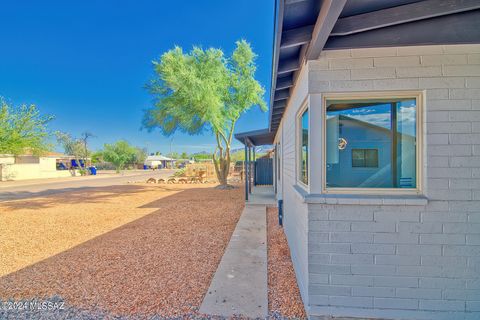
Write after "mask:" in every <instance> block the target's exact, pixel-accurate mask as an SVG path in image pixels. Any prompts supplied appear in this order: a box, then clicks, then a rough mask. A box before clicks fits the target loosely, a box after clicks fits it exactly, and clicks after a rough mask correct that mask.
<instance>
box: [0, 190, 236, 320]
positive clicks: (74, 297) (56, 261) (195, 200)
mask: <svg viewBox="0 0 480 320" xmlns="http://www.w3.org/2000/svg"><path fill="white" fill-rule="evenodd" d="M127 190H130V191H131V193H132V194H130V196H129V195H128V194H127V195H124V193H125V192H126V191H127ZM120 191H121V192H120ZM120 191H118V192H114V191H112V190H111V189H108V190H105V189H101V188H100V189H99V190H98V191H97V192H94V193H93V194H92V192H91V191H90V192H88V193H89V194H84V193H82V192H79V193H78V194H71V193H69V194H68V195H67V194H66V193H64V194H61V195H53V196H49V197H45V198H41V199H34V200H30V201H18V202H14V201H13V202H8V203H4V204H2V206H1V208H2V209H3V211H1V212H0V217H2V218H3V219H4V221H5V222H6V223H7V224H6V225H5V224H3V223H1V222H0V226H3V227H2V228H3V229H4V230H2V231H6V232H7V233H9V234H10V235H11V234H12V232H11V230H9V228H16V230H14V232H13V234H16V235H18V237H19V239H16V240H14V239H12V238H11V236H10V237H4V238H2V242H0V243H1V246H2V248H1V249H0V252H4V251H5V250H6V251H7V252H17V251H20V253H18V252H17V254H16V256H22V255H24V254H28V253H31V254H33V253H34V252H36V251H37V250H40V251H42V252H43V251H48V252H49V256H48V257H47V258H41V257H38V256H36V257H35V258H34V259H33V261H32V263H33V264H30V265H28V262H25V261H24V262H23V263H25V264H27V265H28V266H26V267H24V268H23V269H20V270H18V271H16V272H13V273H8V274H6V275H4V276H3V277H1V278H0V300H3V301H6V300H8V299H14V300H15V301H17V302H19V301H22V299H40V300H42V299H43V301H47V300H52V299H58V300H61V301H62V302H64V303H65V309H64V310H50V311H48V310H37V309H35V310H22V311H17V312H15V311H11V310H3V311H2V310H1V308H0V318H1V319H3V318H12V319H17V318H23V319H71V318H72V317H74V318H78V319H104V318H106V319H117V318H118V319H123V318H128V319H132V318H133V319H135V318H152V317H154V318H162V317H168V318H178V317H181V318H203V317H202V316H201V315H198V313H197V310H198V306H199V305H200V304H201V301H202V299H203V296H204V294H205V292H206V291H207V290H208V286H209V284H210V281H211V279H212V277H213V274H214V272H215V270H216V268H217V266H218V263H219V262H220V259H221V257H222V255H223V252H224V250H225V247H226V245H227V243H228V241H229V239H230V236H231V234H232V232H233V230H234V228H235V225H236V223H237V221H238V219H239V216H240V214H241V212H242V209H243V206H244V202H243V189H242V188H237V189H234V190H216V189H214V188H212V185H210V186H208V185H180V186H179V185H168V186H159V185H141V186H140V185H131V186H122V189H121V190H120ZM92 197H93V198H95V197H96V199H95V200H89V199H92ZM153 199H157V200H153ZM82 201H86V202H87V203H86V204H83V203H82ZM137 209H138V211H139V212H136V210H137ZM142 210H145V212H144V211H142ZM98 214H99V215H100V216H102V217H103V218H98V219H96V215H98ZM16 215H18V217H16ZM110 215H111V216H110ZM124 215H126V216H128V217H127V218H125V217H124ZM4 216H7V217H4ZM27 218H28V219H27ZM30 218H32V219H30ZM108 218H112V219H113V220H114V221H116V222H115V223H108V224H107V226H104V227H98V226H97V224H103V222H102V220H104V219H107V220H108ZM17 219H18V221H17ZM11 221H14V222H13V223H12V222H11ZM21 221H23V224H22V222H21ZM38 224H40V225H38ZM5 226H8V227H5ZM36 227H37V228H38V229H39V230H35V229H36ZM5 229H7V230H5ZM70 230H71V232H72V238H73V239H74V240H71V239H69V235H70ZM55 231H57V232H58V233H59V234H58V235H56V233H55ZM83 231H86V232H87V233H88V234H89V235H88V237H90V240H86V239H84V238H82V237H80V236H79V234H81V233H83ZM0 234H1V233H0ZM4 239H6V240H7V242H8V243H4V241H3V240H4ZM22 239H23V240H22ZM27 239H32V240H31V241H30V242H29V241H28V240H27ZM85 240H86V241H85ZM22 241H26V242H27V244H26V245H25V244H24V245H22ZM61 241H66V242H67V244H66V245H65V246H57V245H55V244H56V242H61ZM82 241H84V242H82ZM33 242H36V243H35V244H34V248H33V249H31V250H30V249H25V248H24V247H28V246H29V245H31V244H32V243H33ZM52 245H53V246H54V247H55V248H54V249H52V250H50V246H52ZM65 248H66V249H65ZM25 250H26V251H25ZM29 250H30V251H29ZM10 254H11V253H10ZM52 254H53V255H52ZM14 256H15V255H14ZM3 259H5V258H4V257H2V261H6V260H3ZM39 259H40V260H41V261H38V262H37V260H39ZM42 259H43V260H42ZM18 267H19V265H17V268H18ZM10 268H12V267H11V266H10ZM73 315H74V316H73Z"/></svg>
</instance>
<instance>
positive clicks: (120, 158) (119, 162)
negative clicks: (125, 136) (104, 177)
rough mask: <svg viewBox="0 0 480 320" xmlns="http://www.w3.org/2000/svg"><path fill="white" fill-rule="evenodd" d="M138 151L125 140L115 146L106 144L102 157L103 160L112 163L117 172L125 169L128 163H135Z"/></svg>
mask: <svg viewBox="0 0 480 320" xmlns="http://www.w3.org/2000/svg"><path fill="white" fill-rule="evenodd" d="M137 151H138V150H137V149H136V148H135V147H134V146H132V145H130V144H129V143H128V142H127V141H125V140H120V141H117V142H115V143H113V144H105V145H104V148H103V151H102V155H103V160H105V161H107V162H110V163H112V164H113V165H114V166H115V168H116V170H117V172H119V171H120V170H122V169H123V168H125V165H126V164H128V163H134V162H135V157H136V155H137Z"/></svg>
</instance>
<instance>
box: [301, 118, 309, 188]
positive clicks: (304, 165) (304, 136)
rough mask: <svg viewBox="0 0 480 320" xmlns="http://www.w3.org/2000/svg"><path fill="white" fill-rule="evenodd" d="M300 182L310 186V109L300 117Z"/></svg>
mask: <svg viewBox="0 0 480 320" xmlns="http://www.w3.org/2000/svg"><path fill="white" fill-rule="evenodd" d="M300 181H301V182H302V183H304V184H307V185H308V109H305V111H303V113H302V114H301V116H300Z"/></svg>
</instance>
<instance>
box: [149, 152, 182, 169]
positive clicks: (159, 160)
mask: <svg viewBox="0 0 480 320" xmlns="http://www.w3.org/2000/svg"><path fill="white" fill-rule="evenodd" d="M174 162H175V159H171V158H167V157H164V156H162V155H156V156H148V157H147V158H146V159H145V161H144V163H143V164H144V165H145V166H147V167H148V168H154V169H157V168H158V169H160V168H167V166H168V165H169V166H173V163H174Z"/></svg>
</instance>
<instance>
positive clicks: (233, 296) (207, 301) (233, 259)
mask: <svg viewBox="0 0 480 320" xmlns="http://www.w3.org/2000/svg"><path fill="white" fill-rule="evenodd" d="M267 290H268V283H267V232H266V207H265V205H249V204H247V205H246V206H245V209H244V210H243V213H242V215H241V217H240V220H239V221H238V224H237V227H236V228H235V231H234V232H233V235H232V238H231V239H230V243H229V244H228V246H227V249H226V250H225V253H224V255H223V257H222V261H221V262H220V265H219V266H218V269H217V271H216V273H215V275H214V277H213V280H212V283H211V284H210V288H209V289H208V292H207V294H206V295H205V298H204V299H203V303H202V305H201V306H200V312H201V313H204V314H210V315H220V316H225V317H229V316H233V315H242V316H247V317H250V318H265V317H266V316H267V314H268V292H267Z"/></svg>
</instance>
